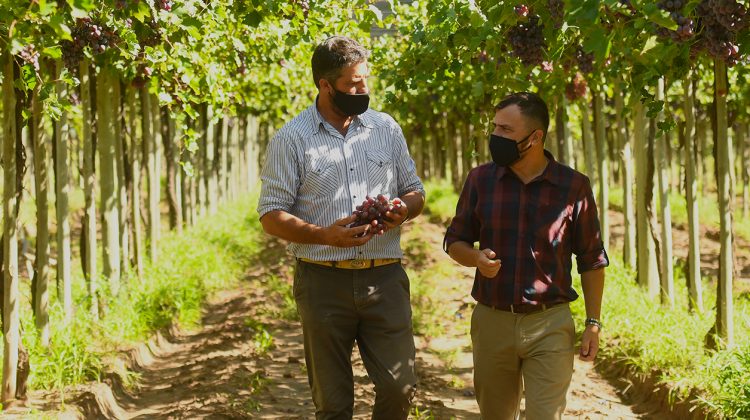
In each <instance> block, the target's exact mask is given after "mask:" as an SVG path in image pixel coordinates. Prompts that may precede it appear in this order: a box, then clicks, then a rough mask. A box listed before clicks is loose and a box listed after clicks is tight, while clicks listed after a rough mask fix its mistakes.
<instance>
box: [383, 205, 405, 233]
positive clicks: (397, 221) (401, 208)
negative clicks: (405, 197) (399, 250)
mask: <svg viewBox="0 0 750 420" xmlns="http://www.w3.org/2000/svg"><path fill="white" fill-rule="evenodd" d="M393 203H394V205H393V207H392V210H389V211H387V212H385V217H384V218H383V220H384V221H385V226H386V227H387V228H388V229H393V228H396V227H399V226H401V224H402V223H404V221H405V220H406V217H407V216H408V215H409V209H408V208H407V207H406V203H405V202H403V201H401V200H399V199H398V198H396V199H394V200H393Z"/></svg>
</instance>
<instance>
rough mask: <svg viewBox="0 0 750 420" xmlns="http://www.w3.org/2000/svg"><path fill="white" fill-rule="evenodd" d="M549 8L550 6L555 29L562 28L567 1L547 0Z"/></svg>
mask: <svg viewBox="0 0 750 420" xmlns="http://www.w3.org/2000/svg"><path fill="white" fill-rule="evenodd" d="M547 8H549V13H550V15H551V16H552V22H553V23H554V24H555V29H561V28H562V25H563V18H564V17H565V2H564V1H563V0H547Z"/></svg>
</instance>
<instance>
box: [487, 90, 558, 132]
mask: <svg viewBox="0 0 750 420" xmlns="http://www.w3.org/2000/svg"><path fill="white" fill-rule="evenodd" d="M511 105H516V106H518V108H519V109H520V110H521V115H523V116H524V117H526V118H531V119H532V120H534V121H536V122H538V123H539V124H541V126H542V129H543V130H544V137H542V139H544V138H546V137H547V130H549V109H548V108H547V104H546V103H545V102H544V99H542V98H541V97H540V96H539V95H537V94H536V93H531V92H515V93H511V94H510V95H508V96H506V97H505V98H503V100H502V101H500V103H499V104H497V105H495V109H497V110H500V109H503V108H505V107H508V106H511Z"/></svg>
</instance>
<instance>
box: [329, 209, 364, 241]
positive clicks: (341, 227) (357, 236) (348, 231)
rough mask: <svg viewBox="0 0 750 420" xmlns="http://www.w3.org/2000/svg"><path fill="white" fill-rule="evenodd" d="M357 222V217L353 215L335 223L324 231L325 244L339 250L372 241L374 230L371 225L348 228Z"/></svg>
mask: <svg viewBox="0 0 750 420" xmlns="http://www.w3.org/2000/svg"><path fill="white" fill-rule="evenodd" d="M355 220H357V216H356V215H354V214H352V215H351V216H347V217H344V218H341V219H339V220H336V221H335V222H333V224H332V225H330V226H328V227H326V228H325V229H323V238H324V240H323V242H324V243H325V244H326V245H330V246H337V247H339V248H351V247H354V246H362V245H364V244H366V243H367V242H368V241H369V240H370V239H372V236H373V235H372V233H373V229H371V226H370V225H360V226H353V227H348V225H349V224H351V223H353V222H354V221H355Z"/></svg>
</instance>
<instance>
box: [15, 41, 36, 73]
mask: <svg viewBox="0 0 750 420" xmlns="http://www.w3.org/2000/svg"><path fill="white" fill-rule="evenodd" d="M18 56H19V57H20V58H21V60H23V61H24V62H25V63H26V64H30V65H31V66H32V67H34V70H36V71H37V72H39V51H37V50H36V48H35V47H34V44H27V45H25V46H24V47H23V48H22V49H21V51H20V52H19V53H18Z"/></svg>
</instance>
